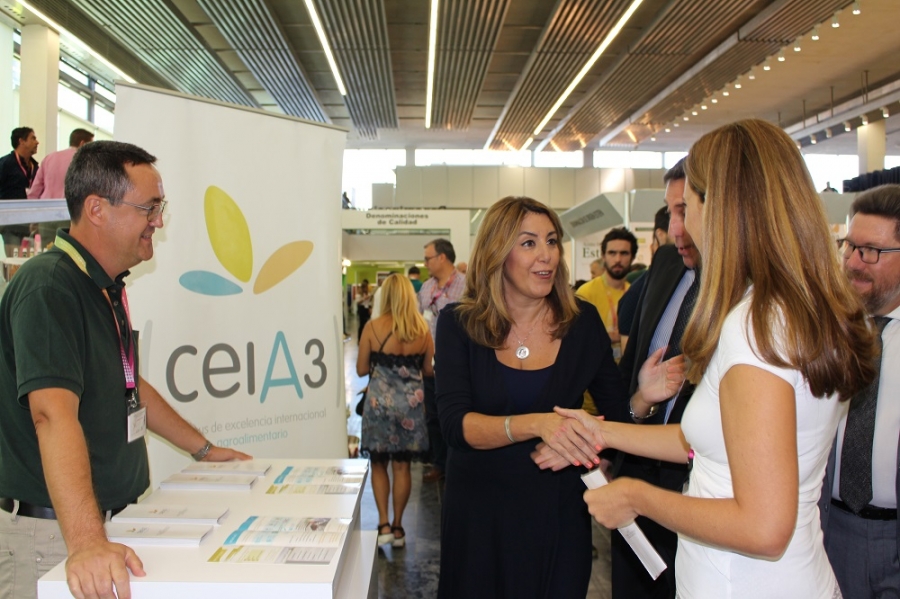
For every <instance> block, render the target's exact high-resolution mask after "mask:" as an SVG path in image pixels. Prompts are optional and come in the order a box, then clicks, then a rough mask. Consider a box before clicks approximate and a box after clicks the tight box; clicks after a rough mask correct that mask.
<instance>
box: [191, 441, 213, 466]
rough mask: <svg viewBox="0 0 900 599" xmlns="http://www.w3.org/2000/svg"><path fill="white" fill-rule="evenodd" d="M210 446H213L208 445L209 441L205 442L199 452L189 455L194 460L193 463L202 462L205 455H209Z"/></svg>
mask: <svg viewBox="0 0 900 599" xmlns="http://www.w3.org/2000/svg"><path fill="white" fill-rule="evenodd" d="M212 446H213V444H212V443H210V442H209V441H207V442H206V443H205V444H204V445H203V447H201V448H200V451H198V452H197V453H192V454H191V457H192V458H194V461H195V462H200V461H202V460H203V458H205V457H206V455H207V454H208V453H209V450H210V449H212Z"/></svg>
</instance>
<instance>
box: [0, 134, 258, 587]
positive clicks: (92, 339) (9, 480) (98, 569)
mask: <svg viewBox="0 0 900 599" xmlns="http://www.w3.org/2000/svg"><path fill="white" fill-rule="evenodd" d="M154 162H156V158H155V157H153V156H151V155H150V154H148V153H147V152H145V151H144V150H142V149H141V148H138V147H137V146H133V145H131V144H125V143H120V142H113V141H97V142H93V143H90V144H87V145H84V146H82V148H81V149H79V150H78V152H77V153H76V154H75V157H74V158H73V160H72V164H71V166H70V167H69V170H68V172H67V174H66V185H65V189H66V204H67V205H68V208H69V215H70V216H71V219H72V223H71V228H69V229H60V230H59V231H58V232H57V236H56V243H55V245H54V247H53V248H52V249H51V250H50V251H47V252H44V253H43V254H40V255H38V256H35V257H34V258H31V259H29V260H28V261H27V262H26V263H25V264H24V265H23V266H22V267H21V268H20V269H19V271H18V272H17V273H16V276H15V277H14V278H13V279H12V280H11V281H10V284H9V286H8V287H7V289H6V292H5V293H4V295H3V298H2V300H0V338H2V339H3V343H2V351H0V510H2V511H3V512H6V513H0V540H2V549H3V551H4V553H5V552H7V551H8V552H9V554H10V557H9V559H6V560H4V561H2V562H0V597H16V598H28V597H35V596H36V594H37V579H38V578H39V577H40V576H42V575H43V574H45V573H47V572H48V571H49V570H50V569H52V568H53V567H54V566H55V565H56V564H58V563H60V562H61V561H62V560H63V559H66V557H67V553H68V561H67V562H66V578H67V580H68V583H69V589H70V590H71V592H72V594H73V595H74V596H76V597H80V598H81V597H83V598H85V599H93V598H95V597H112V596H113V593H114V592H115V595H116V596H118V597H119V598H120V599H130V597H131V592H130V589H129V584H128V581H129V570H130V571H131V573H132V574H134V575H135V576H143V575H144V570H143V565H142V563H141V560H140V559H139V558H138V556H137V555H136V554H135V552H134V551H133V550H132V549H131V548H129V547H126V546H125V545H120V544H118V543H111V542H109V541H108V540H107V538H106V533H105V532H104V528H103V522H104V518H109V517H110V516H111V515H112V514H114V513H116V512H118V511H119V510H121V509H123V508H124V507H125V506H126V505H127V504H129V503H133V502H135V501H136V500H137V498H138V497H139V496H140V495H141V494H143V493H144V491H146V490H147V487H148V486H149V484H150V478H149V466H148V459H147V446H146V443H145V442H144V435H145V434H146V431H147V429H149V430H151V431H153V432H155V433H157V434H159V435H160V436H162V437H163V438H164V439H166V440H168V441H169V442H170V443H172V444H173V445H175V446H176V447H178V448H180V449H181V450H183V451H184V452H185V453H186V454H190V455H191V456H192V457H193V458H194V459H195V460H207V461H225V460H232V459H248V458H249V457H250V456H248V455H246V454H244V453H241V452H238V451H234V450H231V449H225V448H221V447H214V446H213V445H212V444H211V443H210V442H209V441H207V440H206V439H205V438H204V437H203V435H202V434H201V433H200V432H199V431H197V430H196V429H194V428H193V427H192V426H191V425H190V424H189V423H188V422H186V421H185V420H184V419H182V418H181V417H180V416H179V415H178V413H177V412H175V411H174V410H173V409H172V408H171V407H170V406H169V404H168V403H167V402H166V400H165V399H163V398H162V396H161V395H160V394H159V393H158V392H157V391H156V389H154V388H153V386H151V385H150V384H149V383H148V382H147V381H145V380H144V379H143V378H141V377H140V375H138V372H139V367H138V347H137V346H138V335H137V331H134V330H132V328H131V321H130V316H129V313H128V299H127V297H126V294H125V281H124V279H125V277H126V276H127V275H128V269H129V268H132V267H133V266H135V265H137V264H139V263H141V262H143V261H145V260H149V259H151V258H152V257H153V234H154V233H155V232H156V230H157V229H159V228H160V227H162V226H163V224H164V223H163V211H164V210H165V207H166V202H165V200H164V199H163V197H164V195H165V193H164V191H163V185H162V178H161V177H160V175H159V172H158V171H157V170H156V168H155V167H154V166H153V164H154Z"/></svg>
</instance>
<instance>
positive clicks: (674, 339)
mask: <svg viewBox="0 0 900 599" xmlns="http://www.w3.org/2000/svg"><path fill="white" fill-rule="evenodd" d="M699 290H700V272H699V271H697V270H696V269H695V270H694V280H693V281H692V282H691V286H690V287H688V290H687V293H685V294H684V299H683V300H682V301H681V307H680V308H679V309H678V316H676V317H675V325H674V326H673V327H672V335H671V336H670V337H669V347H668V349H666V354H665V356H663V360H668V359H669V358H674V357H675V356H677V355H679V354H681V338H682V336H684V329H685V328H686V327H687V323H688V321H689V320H690V319H691V313H692V312H693V311H694V304H696V303H697V292H698V291H699Z"/></svg>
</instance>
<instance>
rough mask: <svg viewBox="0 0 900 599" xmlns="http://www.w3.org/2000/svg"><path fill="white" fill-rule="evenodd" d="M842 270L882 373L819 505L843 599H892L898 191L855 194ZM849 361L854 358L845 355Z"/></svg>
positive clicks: (843, 435)
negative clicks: (866, 321) (873, 335)
mask: <svg viewBox="0 0 900 599" xmlns="http://www.w3.org/2000/svg"><path fill="white" fill-rule="evenodd" d="M838 248H839V251H840V255H841V257H842V258H843V264H844V271H845V272H846V273H847V277H848V278H849V279H850V283H851V284H852V285H853V288H854V289H855V290H856V292H857V293H858V294H859V297H860V299H861V300H862V302H863V305H865V307H866V310H867V311H868V313H869V315H870V316H872V317H873V318H872V320H873V326H874V327H875V328H876V330H877V331H878V332H879V337H878V342H879V345H880V349H881V360H880V364H881V373H880V374H879V376H878V378H877V379H876V380H875V382H873V383H872V384H871V385H870V386H869V388H867V389H865V390H864V391H861V392H859V393H857V394H856V395H855V396H854V397H853V399H851V400H850V401H849V402H848V403H849V404H850V409H849V412H848V414H847V416H846V417H844V418H843V419H842V421H841V423H840V425H839V426H838V431H837V437H836V439H835V446H834V448H833V449H832V453H831V457H830V459H829V460H828V468H827V469H826V471H825V486H824V488H823V489H822V496H821V498H820V500H819V512H820V514H821V516H822V531H823V532H824V535H825V551H826V552H827V553H828V558H829V560H830V561H831V566H832V568H833V569H834V574H835V576H836V577H837V581H838V584H839V585H840V587H841V592H842V593H843V594H844V597H848V598H850V597H853V598H854V599H856V598H873V599H882V598H887V597H897V589H900V551H898V547H900V525H898V520H897V498H898V497H900V476H898V467H900V401H897V391H898V389H900V369H898V365H900V322H898V319H900V255H897V253H898V252H900V185H882V186H880V187H876V188H874V189H870V190H869V191H866V192H864V193H861V194H859V195H858V196H857V197H856V199H855V200H854V201H853V204H852V205H851V207H850V226H849V228H848V229H847V237H846V239H841V240H840V241H839V242H838ZM848 359H851V357H850V356H848Z"/></svg>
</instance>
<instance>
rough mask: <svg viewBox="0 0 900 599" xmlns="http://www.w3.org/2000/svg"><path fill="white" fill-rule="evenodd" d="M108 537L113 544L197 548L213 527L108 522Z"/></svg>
mask: <svg viewBox="0 0 900 599" xmlns="http://www.w3.org/2000/svg"><path fill="white" fill-rule="evenodd" d="M105 526H106V536H107V537H108V538H109V540H110V541H111V542H113V543H124V544H125V545H175V546H181V547H196V546H198V545H200V541H202V540H203V538H204V537H205V536H206V535H208V534H209V533H210V531H211V530H212V526H202V525H198V524H131V523H128V522H107V523H106V524H105Z"/></svg>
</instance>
